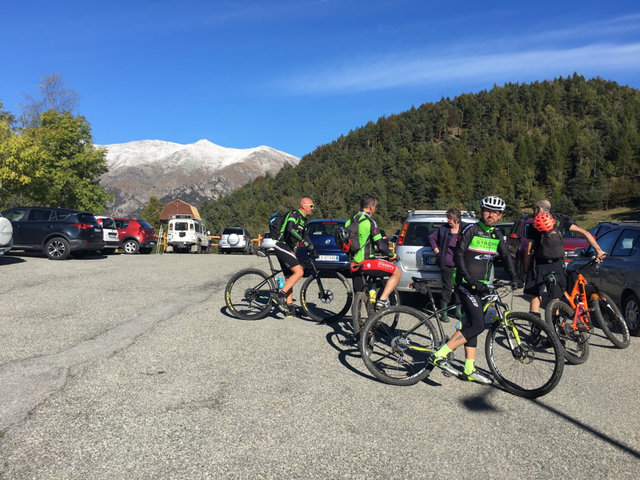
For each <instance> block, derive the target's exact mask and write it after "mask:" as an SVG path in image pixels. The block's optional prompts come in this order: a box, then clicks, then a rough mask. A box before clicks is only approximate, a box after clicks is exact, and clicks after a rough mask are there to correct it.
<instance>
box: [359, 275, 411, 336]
mask: <svg viewBox="0 0 640 480" xmlns="http://www.w3.org/2000/svg"><path fill="white" fill-rule="evenodd" d="M363 278H364V286H363V287H362V290H360V291H359V292H355V294H354V297H353V309H352V311H351V325H352V327H353V335H354V337H355V341H356V343H359V341H360V332H361V331H362V327H364V324H365V323H366V322H367V320H368V319H369V317H370V316H371V315H373V313H374V311H375V304H376V300H377V299H378V297H380V294H382V291H383V290H384V287H385V285H386V283H387V282H386V281H387V278H386V277H374V276H371V275H366V274H364V275H363ZM389 303H390V304H391V305H394V306H395V305H400V294H399V293H398V290H396V289H395V288H394V289H393V291H392V292H391V294H390V295H389Z"/></svg>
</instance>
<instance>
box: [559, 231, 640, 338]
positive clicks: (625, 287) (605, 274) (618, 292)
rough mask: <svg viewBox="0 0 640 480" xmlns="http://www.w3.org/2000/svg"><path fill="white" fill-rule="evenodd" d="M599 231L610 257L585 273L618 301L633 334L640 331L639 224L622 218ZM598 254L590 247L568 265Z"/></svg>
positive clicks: (578, 264)
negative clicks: (623, 220)
mask: <svg viewBox="0 0 640 480" xmlns="http://www.w3.org/2000/svg"><path fill="white" fill-rule="evenodd" d="M608 227H609V228H608V229H605V231H604V233H600V234H599V235H598V245H600V248H602V250H604V251H605V252H606V253H607V257H606V258H605V259H604V260H603V261H602V262H601V263H599V264H598V265H597V266H596V267H594V268H587V269H585V270H583V271H582V274H583V275H584V276H585V277H586V278H587V280H589V281H592V282H594V283H595V284H596V285H597V286H598V288H599V289H600V290H601V291H602V292H604V293H606V294H607V295H609V296H610V297H611V299H612V300H613V301H614V302H616V304H617V305H618V307H619V308H620V311H621V312H622V314H623V315H624V318H625V319H626V320H627V324H628V325H629V332H630V333H631V335H636V336H637V335H640V301H639V300H638V299H639V298H640V224H638V222H621V223H615V224H611V225H608ZM594 255H595V254H594V252H593V249H592V248H591V247H589V248H588V249H587V250H586V251H585V252H584V254H583V255H581V256H579V257H577V258H575V259H574V260H573V261H572V262H571V264H570V265H569V268H571V267H572V266H580V265H583V264H585V263H587V262H588V261H589V260H590V259H591V257H593V256H594Z"/></svg>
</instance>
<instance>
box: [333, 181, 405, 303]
mask: <svg viewBox="0 0 640 480" xmlns="http://www.w3.org/2000/svg"><path fill="white" fill-rule="evenodd" d="M377 206H378V198H377V197H376V196H375V195H373V194H370V193H367V194H365V195H363V196H362V198H361V199H360V212H359V213H356V214H355V215H354V216H353V217H352V218H351V219H349V220H347V223H345V227H348V226H349V225H350V224H351V223H352V222H358V240H359V242H360V250H358V251H357V252H356V253H355V255H353V256H352V258H351V278H352V279H353V291H354V292H360V291H361V290H362V288H363V287H364V275H371V276H374V277H389V279H388V280H387V283H386V284H385V287H384V289H383V291H382V293H381V294H380V297H379V298H378V299H377V301H376V306H375V308H376V310H380V309H383V308H387V307H388V306H389V305H390V303H389V295H391V292H393V289H394V288H396V285H398V282H399V281H400V276H401V275H402V271H401V270H400V269H399V268H397V267H396V265H395V263H392V262H387V261H386V260H381V259H377V258H375V247H377V249H378V250H379V251H380V253H382V254H383V255H387V256H388V257H389V260H393V259H394V258H395V256H396V255H395V253H393V252H391V250H390V249H389V241H388V240H387V239H386V238H385V237H383V235H382V232H381V230H380V229H379V228H378V224H377V223H376V221H375V220H374V219H373V218H372V217H371V216H372V215H373V214H374V213H375V211H376V207H377Z"/></svg>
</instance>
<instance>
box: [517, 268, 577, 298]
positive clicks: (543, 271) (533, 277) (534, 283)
mask: <svg viewBox="0 0 640 480" xmlns="http://www.w3.org/2000/svg"><path fill="white" fill-rule="evenodd" d="M532 261H533V259H532ZM535 262H536V263H535V265H534V266H532V268H530V269H529V271H528V272H527V281H526V283H525V285H524V293H525V294H527V295H533V296H534V297H541V296H542V293H543V292H544V290H545V288H546V287H547V276H548V275H550V274H553V275H554V276H555V282H553V281H551V282H549V283H550V284H549V286H548V287H549V288H550V290H549V291H548V293H549V298H562V297H563V296H564V291H565V290H566V289H567V275H566V273H565V271H564V269H565V264H564V260H563V259H560V260H538V259H535Z"/></svg>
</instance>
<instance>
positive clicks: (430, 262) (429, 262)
mask: <svg viewBox="0 0 640 480" xmlns="http://www.w3.org/2000/svg"><path fill="white" fill-rule="evenodd" d="M436 262H437V258H436V257H424V264H425V265H435V264H436Z"/></svg>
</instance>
